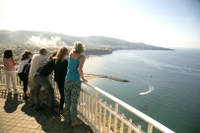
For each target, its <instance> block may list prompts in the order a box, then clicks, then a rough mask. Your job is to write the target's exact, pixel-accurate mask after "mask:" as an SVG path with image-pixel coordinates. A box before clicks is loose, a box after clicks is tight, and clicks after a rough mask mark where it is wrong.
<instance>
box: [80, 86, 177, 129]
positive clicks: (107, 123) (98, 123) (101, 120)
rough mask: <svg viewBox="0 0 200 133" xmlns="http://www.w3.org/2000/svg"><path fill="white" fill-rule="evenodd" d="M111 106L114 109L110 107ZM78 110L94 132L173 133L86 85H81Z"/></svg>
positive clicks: (96, 88) (131, 108) (111, 97)
mask: <svg viewBox="0 0 200 133" xmlns="http://www.w3.org/2000/svg"><path fill="white" fill-rule="evenodd" d="M101 97H104V99H109V100H111V101H112V104H110V105H108V103H107V102H106V101H104V100H103V99H102V98H101ZM113 105H114V107H112V106H113ZM119 106H121V107H123V109H125V110H126V111H128V112H130V113H131V114H133V115H135V116H137V117H139V118H140V119H142V120H143V121H144V122H146V123H147V129H146V130H147V131H144V129H142V127H141V125H139V124H138V125H136V124H134V122H133V120H132V119H131V118H129V119H127V118H126V117H125V115H124V114H123V113H120V111H119ZM78 108H79V113H80V117H81V118H82V120H84V121H85V122H86V123H88V125H90V127H91V128H92V129H93V130H95V131H96V132H100V133H144V132H147V133H153V129H154V128H155V129H156V130H158V131H160V132H162V133H174V132H173V131H172V130H170V129H169V128H167V127H165V126H164V125H162V124H160V123H159V122H157V121H156V120H154V119H152V118H151V117H149V116H147V115H145V114H144V113H142V112H140V111H139V110H137V109H135V108H134V107H132V106H130V105H128V104H127V103H125V102H123V101H121V100H120V99H118V98H116V97H114V96H112V95H111V94H109V93H107V92H105V91H103V90H101V89H100V88H98V87H95V86H92V85H90V84H88V83H82V91H81V95H80V103H79V106H78Z"/></svg>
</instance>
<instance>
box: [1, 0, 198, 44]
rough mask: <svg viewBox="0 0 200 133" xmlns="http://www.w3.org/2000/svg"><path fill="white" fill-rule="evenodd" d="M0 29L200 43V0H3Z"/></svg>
mask: <svg viewBox="0 0 200 133" xmlns="http://www.w3.org/2000/svg"><path fill="white" fill-rule="evenodd" d="M0 29H4V30H39V31H52V32H57V33H64V34H66V35H73V36H90V35H97V36H107V37H114V38H119V39H124V40H127V41H131V42H144V43H146V44H150V45H155V46H162V47H169V48H173V47H194V48H200V0H0Z"/></svg>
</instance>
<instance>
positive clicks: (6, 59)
mask: <svg viewBox="0 0 200 133" xmlns="http://www.w3.org/2000/svg"><path fill="white" fill-rule="evenodd" d="M16 61H17V60H16V59H14V57H13V51H12V49H10V48H7V49H5V51H4V54H3V65H4V73H5V75H6V88H7V89H8V93H11V85H10V82H12V86H13V89H14V94H18V90H17V78H16V70H15V65H16Z"/></svg>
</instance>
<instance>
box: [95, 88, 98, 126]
mask: <svg viewBox="0 0 200 133" xmlns="http://www.w3.org/2000/svg"><path fill="white" fill-rule="evenodd" d="M97 100H98V91H95V116H96V117H95V125H96V126H97V115H98V113H97V109H98V108H97V106H98V101H97Z"/></svg>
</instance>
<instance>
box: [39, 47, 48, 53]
mask: <svg viewBox="0 0 200 133" xmlns="http://www.w3.org/2000/svg"><path fill="white" fill-rule="evenodd" d="M45 51H47V49H46V48H45V47H41V48H40V50H39V53H40V54H42V55H43V54H44V52H45Z"/></svg>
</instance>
